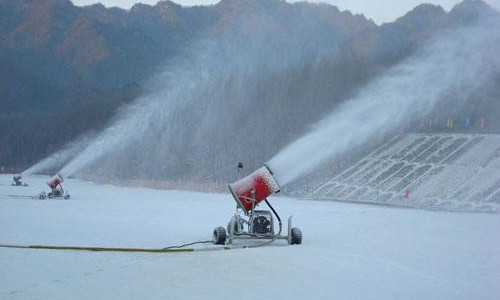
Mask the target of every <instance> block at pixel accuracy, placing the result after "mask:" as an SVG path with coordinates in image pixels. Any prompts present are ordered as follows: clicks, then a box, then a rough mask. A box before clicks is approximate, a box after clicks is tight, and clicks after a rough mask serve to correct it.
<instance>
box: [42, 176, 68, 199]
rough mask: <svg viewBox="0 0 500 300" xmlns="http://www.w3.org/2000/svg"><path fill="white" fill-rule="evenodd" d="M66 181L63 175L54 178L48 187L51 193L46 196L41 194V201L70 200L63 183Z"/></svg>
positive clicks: (48, 183)
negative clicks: (47, 199)
mask: <svg viewBox="0 0 500 300" xmlns="http://www.w3.org/2000/svg"><path fill="white" fill-rule="evenodd" d="M63 181H64V179H63V177H62V176H61V174H57V175H56V176H54V177H52V178H51V179H50V180H49V181H48V182H47V185H48V186H49V187H50V189H51V191H50V192H49V193H48V194H46V193H45V192H43V193H41V194H40V195H39V198H40V199H46V198H49V199H69V197H70V195H69V194H67V193H66V192H65V191H64V189H63V187H62V185H61V183H62V182H63Z"/></svg>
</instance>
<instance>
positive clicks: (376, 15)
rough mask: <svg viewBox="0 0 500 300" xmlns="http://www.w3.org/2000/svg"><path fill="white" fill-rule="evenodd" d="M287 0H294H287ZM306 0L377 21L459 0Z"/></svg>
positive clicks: (148, 0)
mask: <svg viewBox="0 0 500 300" xmlns="http://www.w3.org/2000/svg"><path fill="white" fill-rule="evenodd" d="M72 1H73V3H74V4H76V5H88V4H93V3H96V2H101V3H102V4H104V5H105V6H108V7H110V6H118V7H122V8H130V7H131V6H132V5H133V4H134V3H137V2H141V3H145V4H155V3H157V2H158V0H72ZM287 1H288V2H295V1H293V0H287ZM173 2H175V3H178V4H181V5H186V6H192V5H206V4H214V3H217V2H219V0H173ZM308 2H326V3H330V4H333V5H336V6H338V7H339V8H340V9H342V10H344V9H347V10H350V11H352V12H353V13H363V14H364V15H365V16H366V17H368V18H371V19H372V20H374V21H375V22H377V23H383V22H390V21H393V20H395V19H396V18H398V17H400V16H402V15H403V14H405V13H406V12H407V11H409V10H411V9H412V8H413V7H415V6H417V5H418V4H420V3H434V4H440V5H441V6H443V7H444V8H445V9H446V10H449V9H450V8H451V7H453V5H455V4H456V3H458V2H461V1H460V0H323V1H318V0H313V1H309V0H308ZM486 2H487V3H489V4H490V5H491V6H493V7H495V8H496V9H497V10H500V0H486Z"/></svg>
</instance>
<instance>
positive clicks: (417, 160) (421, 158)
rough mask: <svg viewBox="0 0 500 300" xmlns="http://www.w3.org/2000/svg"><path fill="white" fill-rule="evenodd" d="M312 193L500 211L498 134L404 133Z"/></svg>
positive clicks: (412, 204)
mask: <svg viewBox="0 0 500 300" xmlns="http://www.w3.org/2000/svg"><path fill="white" fill-rule="evenodd" d="M312 197H313V198H317V199H336V200H343V201H361V202H374V203H390V204H397V205H404V206H412V207H423V208H438V209H446V210H465V211H469V210H478V211H497V212H498V211H500V135H498V134H446V133H444V134H417V133H414V134H409V135H405V136H402V137H401V138H399V139H398V140H396V141H394V140H392V141H388V142H386V143H385V144H384V145H382V146H381V147H379V148H378V149H376V150H375V151H374V152H373V153H371V154H369V155H367V156H366V157H364V158H363V159H361V160H360V161H359V162H358V163H356V164H355V165H353V166H352V167H350V168H348V169H346V170H345V171H344V172H342V173H340V174H338V175H337V176H335V177H334V178H333V179H331V180H327V181H325V182H323V183H321V184H320V185H319V186H318V187H317V188H316V189H315V190H314V192H313V194H312Z"/></svg>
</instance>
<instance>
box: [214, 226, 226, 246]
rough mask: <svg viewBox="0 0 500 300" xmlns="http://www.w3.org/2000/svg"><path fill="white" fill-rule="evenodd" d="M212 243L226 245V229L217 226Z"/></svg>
mask: <svg viewBox="0 0 500 300" xmlns="http://www.w3.org/2000/svg"><path fill="white" fill-rule="evenodd" d="M213 242H214V244H216V245H224V244H225V243H226V229H225V228H224V227H222V226H219V227H217V228H215V229H214V237H213Z"/></svg>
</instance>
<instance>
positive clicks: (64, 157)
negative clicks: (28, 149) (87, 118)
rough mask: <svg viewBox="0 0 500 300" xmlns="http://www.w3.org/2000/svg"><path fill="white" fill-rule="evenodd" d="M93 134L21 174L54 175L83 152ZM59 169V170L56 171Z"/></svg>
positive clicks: (76, 141)
mask: <svg viewBox="0 0 500 300" xmlns="http://www.w3.org/2000/svg"><path fill="white" fill-rule="evenodd" d="M91 137H92V133H88V134H84V135H82V136H80V137H79V138H77V139H75V141H73V142H70V143H68V144H67V145H66V146H65V147H64V148H63V149H61V150H59V151H57V152H55V153H54V154H52V155H50V156H48V157H46V158H44V159H42V160H41V161H39V162H38V163H36V164H34V165H33V166H31V167H29V168H28V169H26V170H25V171H23V172H22V173H21V174H22V175H23V176H29V175H33V174H37V173H40V172H50V173H53V172H55V171H57V169H59V168H61V167H62V166H63V165H64V164H65V163H67V162H68V161H69V160H70V159H71V158H72V157H73V156H75V155H76V154H77V153H79V152H80V151H82V150H83V149H84V148H85V146H86V145H87V144H88V143H89V141H90V140H91ZM56 168H57V169H56Z"/></svg>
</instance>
